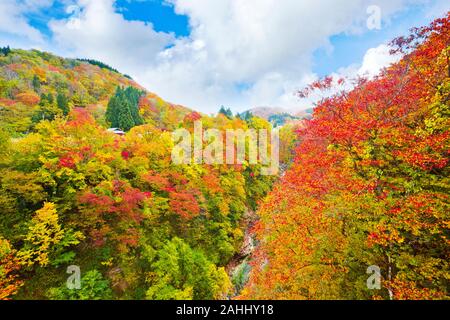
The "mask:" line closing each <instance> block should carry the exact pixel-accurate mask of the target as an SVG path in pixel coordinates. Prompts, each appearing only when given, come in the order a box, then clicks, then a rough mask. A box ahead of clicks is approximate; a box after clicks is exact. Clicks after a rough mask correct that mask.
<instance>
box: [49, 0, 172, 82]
mask: <svg viewBox="0 0 450 320" xmlns="http://www.w3.org/2000/svg"><path fill="white" fill-rule="evenodd" d="M76 5H77V6H78V8H79V9H77V7H76V6H74V5H71V6H70V7H68V10H69V13H71V14H72V15H71V16H70V17H69V18H68V19H63V20H52V21H50V23H49V27H50V29H51V31H52V32H53V40H54V42H55V44H56V45H57V46H58V47H59V48H60V49H61V50H65V51H66V52H67V53H69V54H70V53H71V54H72V55H77V56H79V57H80V56H81V57H90V58H95V59H99V60H102V61H105V62H106V63H108V64H111V65H113V66H115V67H117V68H120V69H121V71H123V72H128V73H131V74H139V73H140V72H141V71H142V70H143V69H145V68H147V67H149V66H152V64H153V61H154V59H155V57H156V56H157V54H158V53H159V52H161V51H162V50H164V48H165V47H166V46H167V45H169V44H170V43H172V42H173V41H174V39H175V36H174V35H172V34H167V33H161V32H156V31H154V30H153V26H152V25H151V24H147V23H144V22H141V21H127V20H125V19H124V17H123V16H122V15H121V14H119V13H117V12H116V11H115V8H114V1H113V0H79V1H77V2H76Z"/></svg>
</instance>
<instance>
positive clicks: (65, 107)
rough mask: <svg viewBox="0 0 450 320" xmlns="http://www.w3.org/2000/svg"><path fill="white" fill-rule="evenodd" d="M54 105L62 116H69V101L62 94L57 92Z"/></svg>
mask: <svg viewBox="0 0 450 320" xmlns="http://www.w3.org/2000/svg"><path fill="white" fill-rule="evenodd" d="M56 104H57V105H58V108H59V109H61V111H62V112H63V114H64V115H65V116H67V115H68V114H69V111H70V109H69V101H68V99H67V97H66V95H65V94H64V93H61V92H59V93H58V95H57V97H56Z"/></svg>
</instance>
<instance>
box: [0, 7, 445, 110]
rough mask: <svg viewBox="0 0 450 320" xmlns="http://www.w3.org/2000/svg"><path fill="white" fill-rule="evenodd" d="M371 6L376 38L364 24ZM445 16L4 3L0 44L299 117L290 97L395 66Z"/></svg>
mask: <svg viewBox="0 0 450 320" xmlns="http://www.w3.org/2000/svg"><path fill="white" fill-rule="evenodd" d="M343 3H345V4H343ZM371 5H375V6H377V8H379V9H380V17H381V28H380V29H379V30H370V29H368V28H367V26H366V20H367V19H368V18H369V16H370V15H369V14H368V13H367V11H366V9H367V8H368V6H371ZM449 9H450V2H449V1H447V0H373V1H366V0H348V1H345V2H343V1H332V0H315V1H309V0H308V1H306V0H305V1H302V0H283V1H276V0H214V1H211V0H166V1H161V0H134V1H133V0H116V1H114V0H40V1H37V0H2V1H1V2H0V45H8V44H9V45H11V46H13V47H21V48H38V49H42V50H48V51H52V52H55V53H56V54H60V55H63V56H67V57H88V58H94V59H98V60H102V61H104V62H106V63H108V64H111V65H112V66H114V67H115V68H117V69H119V70H121V71H122V72H124V73H128V74H130V75H132V76H133V77H134V78H135V79H136V80H137V81H139V82H140V83H141V84H143V85H144V86H145V87H147V88H148V89H149V90H150V91H153V92H156V93H157V94H159V95H161V96H162V97H163V98H165V99H167V100H169V101H172V102H175V103H179V104H183V105H186V106H188V107H192V108H195V109H199V110H201V111H204V112H214V111H216V110H217V109H218V107H220V105H227V106H230V107H231V108H232V109H234V110H236V111H238V110H239V111H241V110H244V109H248V108H250V107H254V106H263V105H264V106H274V107H284V108H287V109H295V110H297V109H301V108H306V107H308V106H309V105H308V104H310V101H306V102H305V101H303V102H301V101H299V100H298V99H297V98H296V97H295V96H294V95H293V92H295V90H296V89H299V88H300V87H302V86H304V85H306V84H307V83H308V82H310V81H312V80H315V79H316V78H317V77H322V76H324V75H327V74H330V73H337V74H341V73H343V74H345V75H347V76H354V75H357V74H358V73H361V72H362V71H365V72H369V73H376V72H377V71H378V70H379V68H380V67H382V66H384V65H386V64H389V63H390V62H392V61H394V60H395V59H394V58H393V57H389V56H388V54H387V52H388V48H387V47H386V44H387V43H388V42H389V41H390V40H391V39H393V38H394V37H396V36H399V35H402V34H405V33H406V32H407V30H408V29H409V28H411V27H413V26H420V25H424V24H427V23H429V22H430V21H432V19H434V18H436V17H438V16H442V15H444V14H445V13H446V12H447V11H448V10H449Z"/></svg>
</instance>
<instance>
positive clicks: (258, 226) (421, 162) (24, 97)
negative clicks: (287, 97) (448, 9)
mask: <svg viewBox="0 0 450 320" xmlns="http://www.w3.org/2000/svg"><path fill="white" fill-rule="evenodd" d="M391 47H392V54H401V56H402V59H401V60H400V61H399V62H397V63H395V64H392V65H391V66H390V67H388V68H387V69H384V70H383V71H382V72H381V73H380V74H379V75H378V76H376V77H374V78H370V79H368V78H358V79H344V78H342V79H334V78H332V77H326V78H325V79H323V80H320V81H316V82H314V83H313V84H311V85H310V86H309V87H307V88H306V89H304V90H301V91H300V92H298V95H299V96H300V97H302V98H305V97H308V96H310V95H312V96H318V95H320V94H323V96H324V97H326V98H324V99H322V100H321V101H320V102H318V103H317V105H316V106H315V108H314V112H313V116H312V118H311V119H309V118H310V117H309V116H308V117H306V118H305V119H301V120H300V119H299V118H303V117H300V115H299V117H297V116H292V115H289V114H287V113H285V114H277V115H275V116H273V117H271V118H270V116H268V117H267V119H262V118H260V117H257V116H254V115H253V114H252V113H251V112H244V113H241V114H237V115H233V112H232V111H231V109H229V108H225V107H222V108H221V109H220V111H219V113H218V114H217V115H216V116H207V115H204V114H201V113H198V112H196V111H193V110H190V109H188V108H185V107H183V106H179V105H174V104H171V103H168V102H166V101H164V100H163V99H162V98H160V97H158V96H157V95H156V94H154V93H151V92H148V91H147V90H145V89H144V88H143V87H141V86H140V85H138V84H137V83H136V82H135V81H134V80H132V79H131V78H130V77H129V76H127V75H123V74H121V73H120V72H119V71H118V70H116V69H115V68H114V67H113V66H108V65H106V64H105V63H103V62H100V61H96V60H90V59H65V58H61V57H58V56H55V55H53V54H50V53H46V52H41V51H37V50H30V51H25V50H20V49H14V48H12V49H11V48H9V47H5V48H0V300H1V299H18V300H20V299H74V300H77V299H83V300H89V299H156V300H161V299H197V300H201V299H231V298H233V299H234V298H236V299H311V300H314V299H449V298H450V295H449V292H448V289H449V283H450V272H449V270H450V268H449V261H450V239H449V236H450V230H449V229H450V219H449V218H450V216H449V212H450V201H449V200H450V199H449V192H450V180H449V179H450V177H449V174H450V171H449V156H450V151H449V146H450V145H449V141H450V140H449V138H450V137H449V135H450V134H449V126H450V120H449V116H450V13H448V14H447V16H446V17H445V18H443V19H438V20H436V21H434V22H433V23H432V24H431V25H430V26H428V27H423V28H417V29H414V30H412V32H411V34H410V35H409V36H406V37H401V38H398V39H395V40H394V41H393V42H392V43H391ZM150 89H151V88H150ZM186 90H189V88H186ZM330 92H333V93H334V94H333V95H330ZM205 94H206V93H205ZM268 120H270V121H272V123H270V122H269V121H268ZM197 121H201V123H202V126H203V129H214V130H216V131H215V132H224V131H225V130H227V129H232V130H238V129H241V130H242V132H248V131H250V130H249V129H254V131H253V132H256V130H259V129H264V130H267V132H268V133H273V132H274V131H273V130H274V128H273V124H275V125H280V126H282V127H281V129H280V133H279V138H280V146H279V147H280V150H279V151H280V152H279V158H280V159H279V160H280V165H281V171H280V172H281V174H280V175H279V176H267V175H263V174H262V173H261V166H262V165H261V164H256V165H255V164H250V163H249V162H250V161H243V162H242V164H221V163H217V164H197V163H196V161H190V163H189V164H181V165H177V164H176V163H174V161H173V154H172V153H173V149H174V146H175V144H176V142H174V138H173V132H174V131H175V130H176V129H185V130H187V132H188V134H190V137H191V138H192V136H193V135H194V133H195V132H196V129H195V128H196V125H195V123H196V122H197ZM209 138H211V137H209ZM209 138H207V137H206V135H205V136H203V135H202V136H201V137H200V138H199V139H198V138H196V137H195V135H194V138H193V139H191V140H189V141H191V142H194V149H195V143H196V142H198V141H199V140H201V142H202V143H203V142H205V141H206V140H208V139H209ZM213 138H214V139H219V140H220V139H221V138H223V136H219V138H217V137H213ZM196 139H197V140H196ZM258 139H259V140H258ZM224 140H225V139H224ZM256 140H258V141H257V142H259V143H260V144H259V145H258V146H259V147H260V145H262V144H263V143H261V138H260V137H258V138H257V139H256ZM210 142H211V141H210ZM263 142H264V141H263ZM272 142H273V141H271V142H270V143H268V144H267V145H265V147H266V149H267V148H268V149H271V147H272V145H271V143H272ZM249 145H250V144H249V143H247V142H245V139H244V144H243V148H242V149H244V153H247V156H248V154H249V153H250V146H249ZM233 148H234V145H233ZM189 150H190V149H189ZM200 151H201V150H200ZM226 151H228V150H226ZM216 152H217V153H219V152H220V153H226V152H224V150H222V149H221V150H219V151H215V152H214V153H216ZM194 153H195V152H194ZM215 155H217V154H215ZM220 155H222V154H220ZM194 157H195V155H194ZM233 157H234V154H233ZM247 158H249V157H247ZM260 158H261V154H258V160H261V159H260ZM233 160H234V159H233ZM246 160H247V159H246ZM77 270H79V271H80V273H81V286H80V287H79V288H76V289H75V290H73V288H70V286H68V285H67V283H68V282H67V280H68V277H70V275H71V274H73V273H74V272H76V271H77ZM374 270H375V271H374ZM377 270H379V275H380V276H381V287H380V288H376V282H375V288H374V287H371V286H369V280H368V279H370V276H371V275H373V274H374V272H375V276H376V275H378V274H377V272H378V271H377Z"/></svg>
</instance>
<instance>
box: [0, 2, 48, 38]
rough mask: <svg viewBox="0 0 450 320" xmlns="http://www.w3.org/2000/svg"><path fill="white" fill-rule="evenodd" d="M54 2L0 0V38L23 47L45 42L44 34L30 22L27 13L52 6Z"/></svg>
mask: <svg viewBox="0 0 450 320" xmlns="http://www.w3.org/2000/svg"><path fill="white" fill-rule="evenodd" d="M52 2H53V1H51V0H43V1H37V0H26V1H19V0H2V1H0V39H2V38H3V39H5V40H6V39H8V41H10V42H8V44H11V45H14V44H16V45H20V46H23V47H30V46H33V45H39V44H43V43H44V36H43V35H42V34H41V32H40V31H39V30H38V29H36V28H34V27H32V26H31V25H30V24H29V23H28V20H27V18H26V17H25V14H26V13H33V12H37V11H39V10H40V9H42V8H45V7H48V6H50V5H51V4H52ZM11 42H12V43H11Z"/></svg>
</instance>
